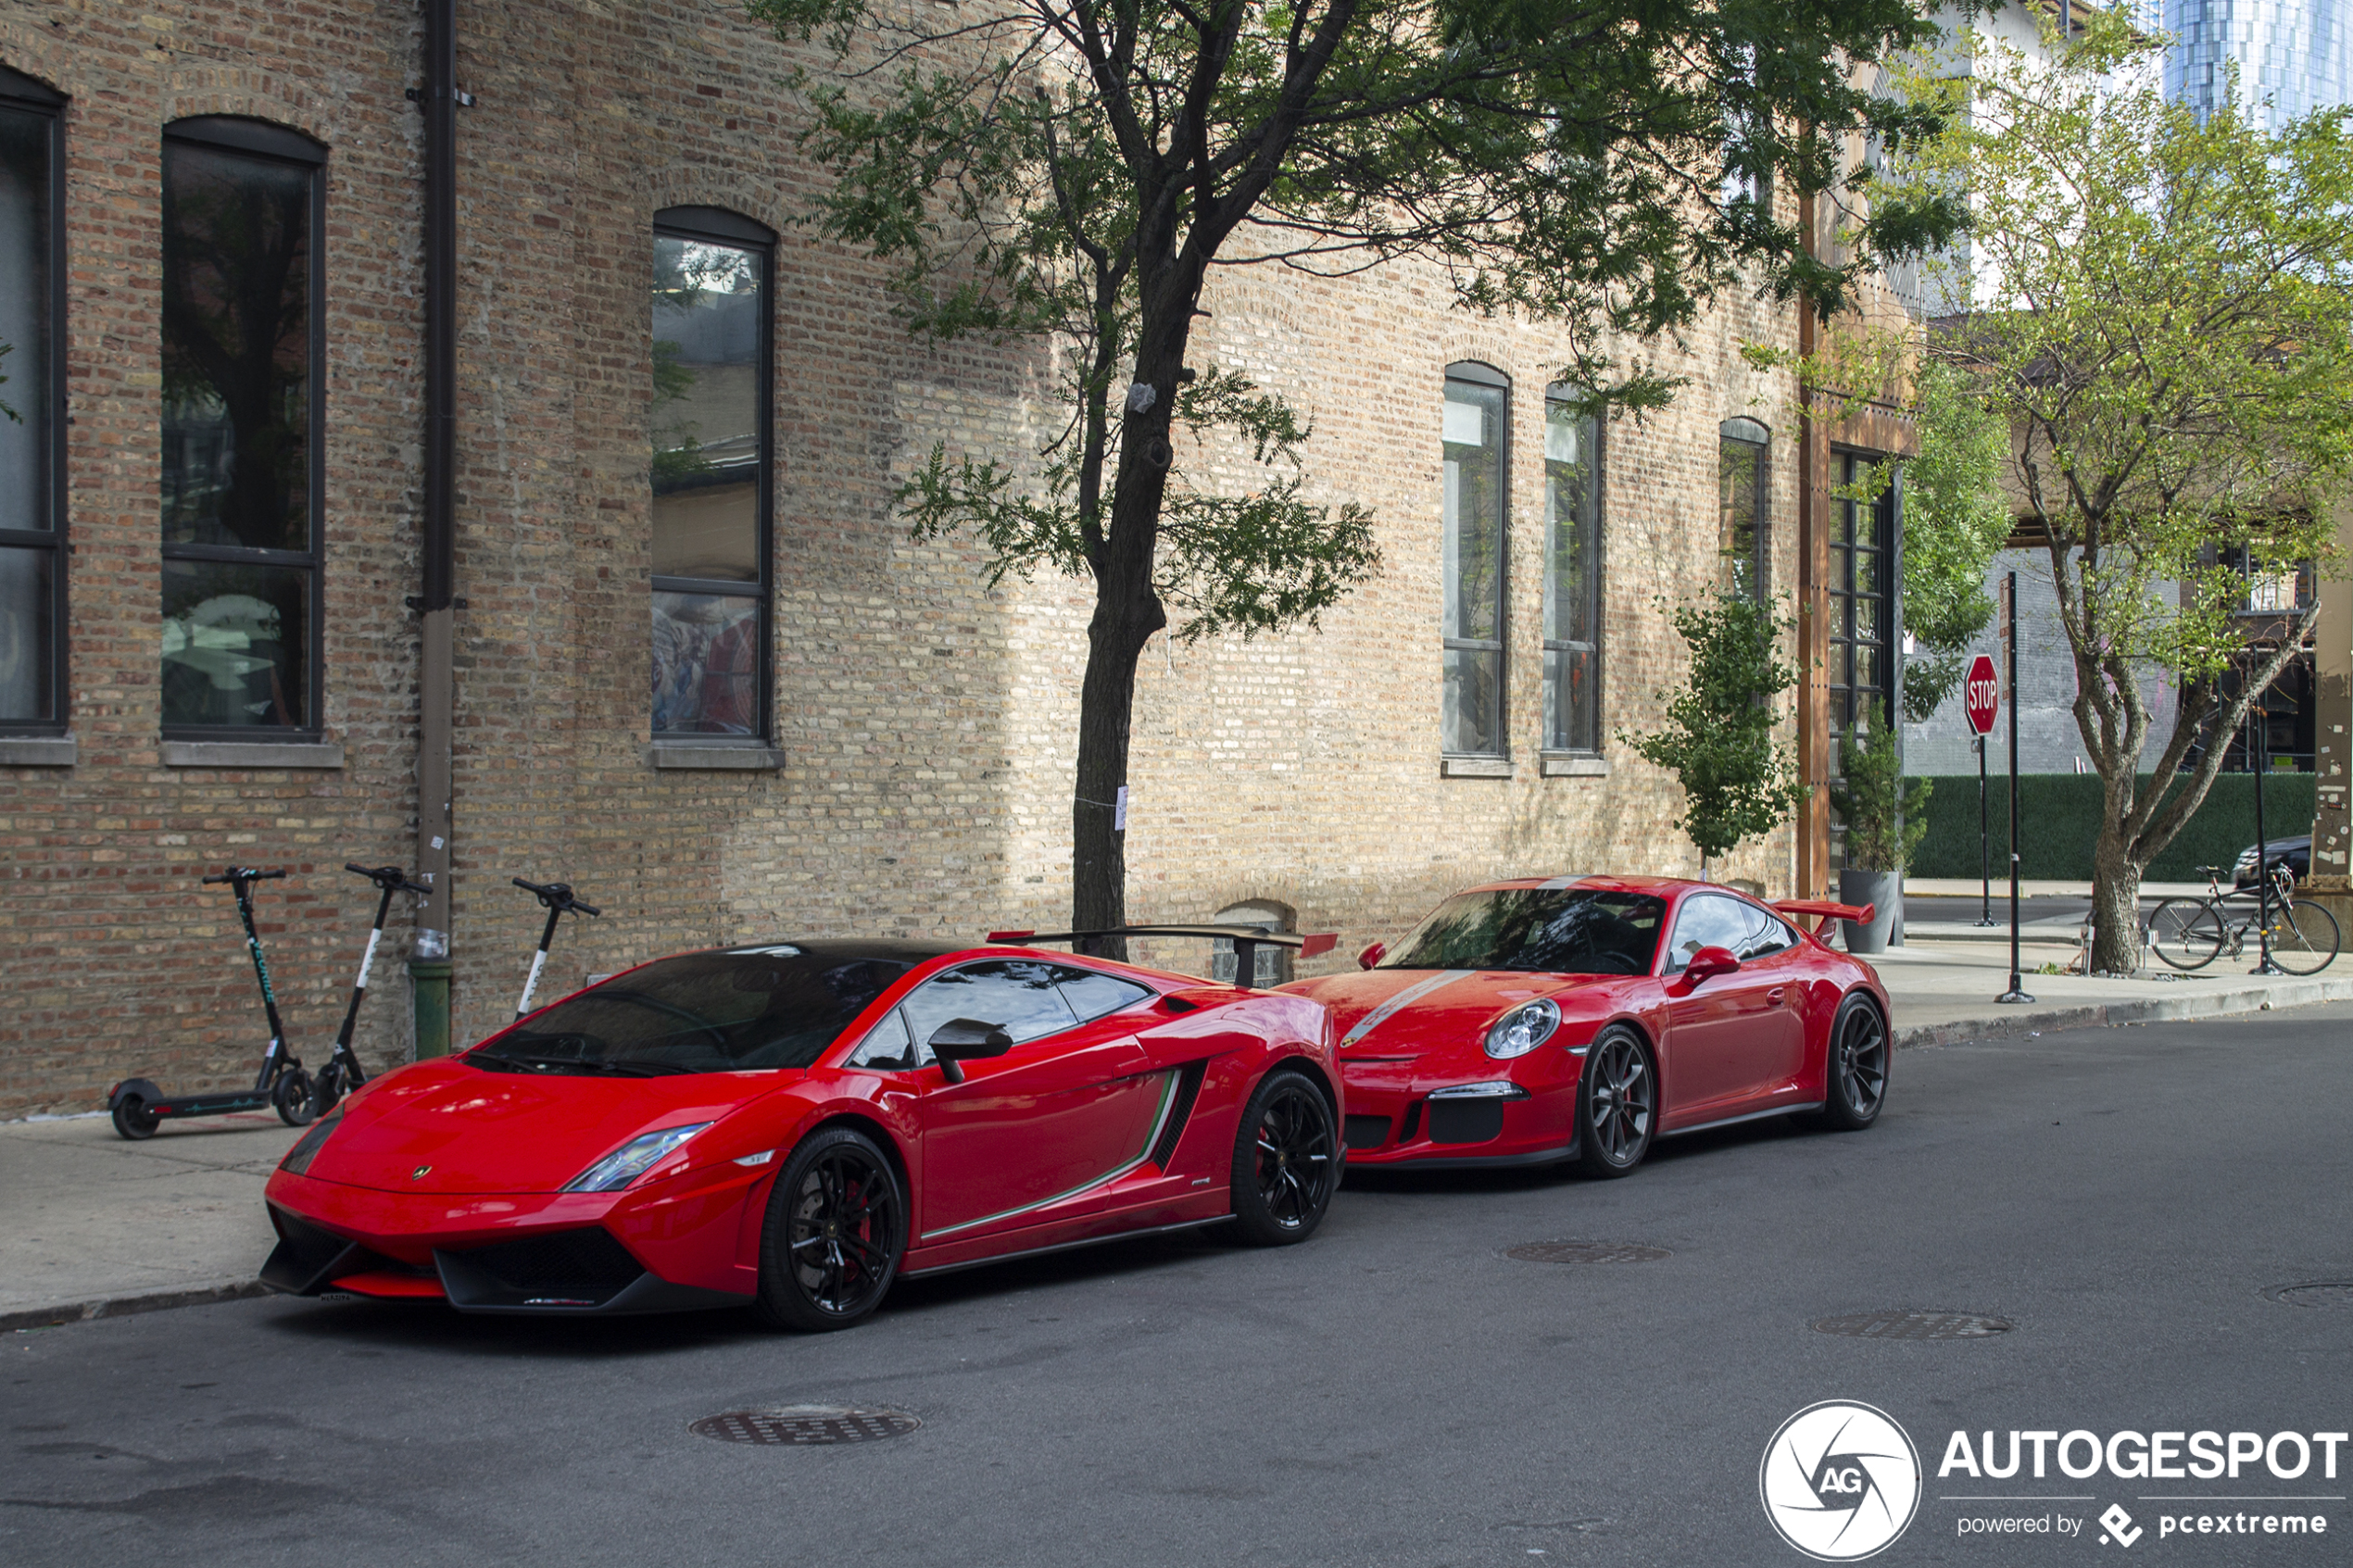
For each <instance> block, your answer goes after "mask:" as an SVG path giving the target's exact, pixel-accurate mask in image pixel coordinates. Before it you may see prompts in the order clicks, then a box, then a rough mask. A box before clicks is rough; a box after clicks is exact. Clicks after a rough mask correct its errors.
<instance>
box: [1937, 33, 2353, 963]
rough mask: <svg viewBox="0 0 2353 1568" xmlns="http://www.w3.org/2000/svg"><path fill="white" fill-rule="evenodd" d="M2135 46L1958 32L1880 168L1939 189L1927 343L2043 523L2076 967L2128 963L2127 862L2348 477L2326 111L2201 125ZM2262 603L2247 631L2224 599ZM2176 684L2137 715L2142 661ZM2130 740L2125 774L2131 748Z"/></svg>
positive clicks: (2352, 177)
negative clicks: (2061, 634) (1961, 307)
mask: <svg viewBox="0 0 2353 1568" xmlns="http://www.w3.org/2000/svg"><path fill="white" fill-rule="evenodd" d="M2155 47H2156V45H2154V44H2150V43H2147V42H2145V41H2143V40H2140V39H2137V38H2135V37H2134V36H2133V33H2132V31H2131V30H2130V28H2129V27H2128V26H2127V25H2126V23H2125V21H2124V20H2123V19H2121V18H2120V17H2115V16H2108V17H2102V18H2100V19H2096V20H2095V22H2094V23H2093V24H2092V25H2091V27H2090V29H2089V30H2088V31H2085V32H2083V33H2082V34H2080V35H2079V36H2077V37H2076V38H2074V39H2072V40H2061V39H2058V38H2057V37H2050V38H2047V39H2046V48H2047V49H2048V50H2049V51H2050V54H2051V56H2052V63H2050V64H2049V65H2048V66H2043V65H2038V64H2035V63H2032V62H2030V61H2028V60H2027V59H2025V58H2024V57H2022V56H2020V54H2019V53H2018V52H2017V51H2015V50H2013V49H2010V48H2007V47H2006V46H2002V45H1999V44H1992V45H1988V46H1986V47H1983V48H1981V50H1980V52H1979V54H1978V56H1977V58H1976V61H1975V63H1974V69H1973V70H1972V72H1971V73H1970V74H1969V75H1968V76H1966V77H1960V78H1950V79H1944V80H1935V79H1932V78H1931V77H1929V76H1927V75H1925V74H1921V75H1919V76H1916V77H1915V78H1913V79H1912V80H1911V82H1909V85H1908V91H1909V94H1910V96H1911V100H1912V101H1913V102H1915V103H1924V104H1941V105H1943V106H1944V107H1947V108H1948V109H1956V108H1962V107H1966V109H1967V110H1968V112H1967V114H1966V115H1964V116H1960V117H1957V118H1956V119H1954V121H1953V122H1952V123H1951V125H1950V128H1949V129H1948V130H1947V131H1946V132H1944V133H1943V134H1942V135H1941V136H1939V137H1936V138H1933V139H1931V140H1928V141H1925V142H1923V143H1922V144H1919V146H1917V147H1916V148H1914V149H1911V150H1910V151H1909V152H1908V153H1907V155H1906V157H1904V158H1903V159H1900V160H1898V161H1897V162H1896V164H1895V165H1894V168H1893V169H1892V170H1891V175H1892V185H1891V188H1892V189H1894V190H1898V191H1904V190H1909V191H1911V192H1914V193H1916V194H1917V193H1919V192H1920V191H1924V190H1947V191H1949V190H1957V189H1966V190H1967V191H1969V193H1970V199H1971V202H1972V204H1973V207H1974V214H1973V218H1972V223H1971V228H1972V240H1971V245H1972V249H1973V252H1974V255H1973V257H1970V258H1964V259H1961V260H1958V261H1956V262H1955V263H1953V264H1951V265H1949V266H1948V267H1946V268H1945V269H1944V272H1945V279H1946V286H1947V289H1948V291H1949V293H1950V295H1951V296H1952V297H1953V298H1954V299H1956V300H1960V301H1966V303H1967V309H1966V310H1965V311H1964V312H1963V314H1962V315H1961V316H1960V318H1959V319H1958V320H1957V321H1956V322H1955V323H1954V324H1953V325H1952V326H1951V327H1950V329H1949V330H1947V331H1944V332H1939V333H1936V334H1934V335H1932V337H1931V349H1932V351H1933V352H1934V353H1935V354H1936V355H1937V356H1938V357H1939V358H1943V359H1944V360H1945V361H1946V362H1947V363H1949V364H1952V365H1954V366H1956V367H1957V368H1958V369H1959V370H1962V371H1963V372H1964V373H1966V374H1967V375H1968V376H1969V379H1970V384H1971V385H1972V386H1974V387H1975V388H1977V389H1978V390H1979V391H1980V392H1982V395H1984V396H1985V398H1986V399H1987V403H1988V406H1989V407H1990V408H1993V409H1994V411H1995V412H1996V413H1998V414H1999V415H2000V417H2001V419H2002V421H2003V423H2004V425H2005V427H2006V429H2007V436H2008V440H2007V443H2006V446H2007V450H2006V452H2005V456H2004V470H2005V479H2006V482H2007V485H2008V486H2009V487H2010V489H2011V491H2012V493H2013V494H2014V495H2016V496H2017V497H2018V499H2019V500H2020V502H2021V503H2022V504H2023V507H2024V508H2025V510H2026V512H2027V514H2028V518H2029V522H2028V524H2027V526H2028V527H2029V528H2030V529H2035V530H2039V531H2040V532H2041V533H2042V534H2043V536H2044V538H2045V553H2046V555H2047V557H2048V560H2049V566H2050V572H2051V578H2052V581H2053V583H2054V584H2055V586H2056V588H2057V599H2058V612H2059V621H2060V623H2061V625H2062V626H2063V627H2064V628H2065V632H2066V636H2067V644H2068V650H2069V653H2070V656H2071V658H2072V659H2073V663H2074V667H2075V679H2076V698H2075V703H2074V712H2075V721H2076V728H2077V730H2078V732H2079V733H2080V734H2082V739H2083V745H2084V748H2085V749H2086V751H2087V752H2089V754H2090V757H2091V760H2092V765H2093V767H2094V769H2095V770H2096V771H2097V772H2098V773H2099V775H2100V778H2101V781H2102V784H2103V786H2104V788H2103V811H2102V821H2101V826H2100V831H2099V836H2098V840H2097V842H2096V844H2095V848H2094V854H2093V863H2094V884H2095V885H2094V909H2093V918H2094V922H2095V936H2094V943H2093V951H2092V967H2093V968H2094V969H2095V970H2110V971H2121V970H2125V969H2128V968H2130V967H2131V965H2132V962H2133V952H2134V944H2133V929H2134V923H2135V913H2136V905H2137V899H2138V895H2139V889H2140V882H2141V876H2142V872H2143V870H2144V868H2145V867H2146V866H2147V864H2148V863H2149V861H2150V859H2152V858H2153V857H2154V856H2155V855H2156V854H2157V853H2158V851H2159V850H2161V849H2162V848H2163V847H2165V846H2166V844H2167V843H2169V842H2170V841H2171V839H2172V837H2173V835H2174V834H2176V833H2177V832H2179V831H2180V829H2181V827H2182V825H2183V823H2184V822H2187V821H2188V819H2189V817H2190V814H2191V813H2192V812H2193V811H2195V810H2196V809H2197V807H2198V805H2199V803H2200V802H2201V801H2203V800H2204V799H2205V798H2206V794H2207V790H2208V786H2209V785H2210V784H2212V783H2213V780H2214V776H2215V773H2216V771H2218V770H2219V769H2220V768H2221V763H2222V755H2223V750H2224V745H2223V743H2224V742H2226V741H2227V739H2228V737H2229V736H2230V735H2231V734H2233V732H2234V730H2235V729H2236V728H2237V726H2238V725H2239V724H2240V723H2241V722H2242V721H2244V720H2245V718H2246V712H2247V709H2248V707H2249V705H2250V704H2251V703H2252V702H2254V700H2255V699H2256V698H2257V697H2258V696H2259V695H2260V694H2261V693H2262V692H2263V691H2264V690H2265V689H2266V688H2267V687H2269V686H2270V685H2271V683H2272V681H2273V680H2274V679H2275V678H2276V677H2277V676H2278V675H2279V673H2280V671H2282V670H2283V669H2284V668H2285V667H2286V665H2287V663H2288V662H2289V660H2290V659H2293V658H2294V657H2295V656H2296V650H2297V645H2298V644H2299V643H2301V642H2302V641H2303V640H2304V638H2305V637H2306V635H2307V634H2308V633H2309V628H2310V624H2311V619H2312V612H2311V611H2310V610H2309V609H2301V610H2299V609H2297V608H2294V607H2293V606H2292V604H2290V603H2287V602H2276V603H2275V602H2270V601H2272V600H2274V599H2281V598H2284V600H2292V599H2293V598H2294V596H2293V595H2292V594H2289V595H2286V596H2279V595H2278V592H2277V587H2278V584H2280V583H2282V582H2283V581H2285V582H2293V581H2294V574H2295V573H2296V572H2297V571H2299V569H2301V568H2303V567H2305V566H2307V565H2309V564H2312V563H2316V562H2319V563H2325V562H2326V561H2327V559H2328V558H2329V557H2330V555H2331V539H2330V532H2331V531H2330V525H2329V522H2328V513H2329V507H2330V504H2331V502H2332V501H2333V500H2334V498H2335V497H2337V496H2339V495H2343V494H2344V492H2345V488H2346V485H2347V480H2348V478H2353V144H2348V140H2347V132H2346V127H2345V124H2344V119H2343V111H2340V110H2336V109H2329V110H2323V111H2321V112H2318V113H2315V114H2312V115H2309V116H2307V117H2305V118H2303V119H2296V120H2294V121H2292V122H2290V123H2289V124H2288V125H2286V126H2285V127H2284V129H2283V130H2282V131H2280V132H2278V133H2276V134H2272V133H2267V132H2264V131H2263V130H2262V129H2260V128H2259V124H2258V123H2257V121H2256V120H2255V119H2253V118H2251V116H2250V114H2249V113H2248V111H2247V108H2246V106H2245V105H2243V104H2240V103H2237V102H2230V103H2225V104H2223V105H2221V107H2217V108H2215V109H2214V110H2212V111H2211V112H2210V113H2209V114H2208V115H2207V117H2206V118H2205V119H2200V118H2199V117H2198V115H2197V114H2196V112H2194V111H2193V110H2192V109H2191V108H2189V107H2186V106H2183V105H2179V104H2172V103H2168V102H2167V101H2166V100H2165V99H2164V97H2163V95H2162V94H2160V93H2159V92H2158V90H2157V89H2156V88H2155V87H2154V86H2153V85H2145V84H2139V85H2136V84H2135V83H2145V82H2146V81H2147V79H2148V78H2150V77H2152V76H2153V75H2154V71H2153V70H2151V69H2148V68H2149V64H2150V61H2151V60H2152V58H2153V51H2154V49H2155ZM2256 608H2260V609H2267V610H2276V611H2277V613H2276V614H2274V615H2272V616H2271V617H2270V618H2269V621H2270V624H2269V627H2268V631H2269V633H2270V634H2269V635H2268V636H2265V637H2263V638H2256V637H2253V636H2251V635H2250V624H2249V622H2248V621H2246V620H2245V619H2244V616H2245V612H2246V611H2247V610H2249V609H2256ZM2153 670H2154V671H2164V672H2165V673H2167V674H2168V675H2169V676H2170V677H2171V679H2172V680H2173V681H2174V682H2175V684H2177V687H2178V690H2179V702H2178V705H2177V707H2176V710H2175V716H2174V721H2173V724H2172V727H2171V732H2170V733H2168V734H2162V735H2156V734H2153V731H2154V721H2153V720H2152V717H2151V714H2150V712H2149V708H2148V704H2147V701H2146V700H2145V696H2144V695H2143V690H2142V684H2143V677H2145V675H2146V674H2147V673H2148V672H2149V671H2153ZM2152 739H2154V740H2156V741H2157V743H2158V744H2157V755H2156V757H2155V759H2154V767H2153V770H2152V774H2153V776H2152V777H2151V778H2150V780H2149V781H2148V782H2147V783H2146V784H2143V782H2142V781H2141V779H2140V778H2139V777H2137V776H2136V775H2137V774H2138V773H2139V772H2140V771H2141V769H2142V768H2143V767H2144V766H2145V764H2144V762H2143V749H2144V746H2145V743H2147V742H2149V741H2150V740H2152Z"/></svg>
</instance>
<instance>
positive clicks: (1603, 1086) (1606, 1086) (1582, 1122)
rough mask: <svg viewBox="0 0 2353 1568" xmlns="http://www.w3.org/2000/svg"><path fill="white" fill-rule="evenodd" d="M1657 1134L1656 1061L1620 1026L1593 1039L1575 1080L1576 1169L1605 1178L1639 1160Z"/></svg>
mask: <svg viewBox="0 0 2353 1568" xmlns="http://www.w3.org/2000/svg"><path fill="white" fill-rule="evenodd" d="M1657 1135H1658V1063H1657V1062H1656V1060H1654V1059H1653V1057H1652V1056H1651V1048H1650V1047H1649V1045H1648V1044H1646V1043H1645V1042H1644V1041H1643V1039H1642V1036H1641V1035H1638V1034H1636V1033H1635V1032H1634V1031H1633V1030H1631V1029H1629V1028H1627V1027H1626V1026H1625V1025H1624V1024H1622V1023H1613V1024H1611V1025H1610V1026H1609V1027H1608V1028H1606V1029H1604V1030H1603V1031H1602V1032H1601V1033H1600V1034H1599V1035H1595V1036H1593V1045H1592V1049H1591V1050H1589V1051H1587V1052H1586V1053H1585V1073H1584V1075H1583V1076H1582V1077H1580V1078H1579V1080H1578V1082H1577V1168H1578V1169H1579V1170H1580V1171H1582V1172H1584V1173H1586V1174H1587V1175H1589V1176H1597V1177H1600V1178H1603V1179H1604V1180H1607V1179H1608V1178H1611V1177H1614V1176H1622V1175H1624V1174H1626V1173H1628V1172H1629V1171H1631V1170H1632V1169H1633V1168H1634V1167H1635V1166H1637V1165H1640V1164H1641V1163H1642V1156H1644V1155H1646V1154H1648V1153H1649V1152H1650V1151H1651V1141H1652V1139H1654V1138H1655V1137H1656V1136H1657Z"/></svg>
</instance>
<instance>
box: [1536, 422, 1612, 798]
mask: <svg viewBox="0 0 2353 1568" xmlns="http://www.w3.org/2000/svg"><path fill="white" fill-rule="evenodd" d="M1587 396H1588V394H1587V393H1586V391H1585V390H1584V389H1583V388H1580V387H1578V386H1576V385H1574V384H1572V383H1568V382H1554V383H1552V384H1551V385H1550V386H1547V387H1546V388H1545V389H1544V423H1545V425H1546V427H1547V429H1549V428H1550V427H1551V424H1552V416H1553V406H1554V404H1579V403H1582V402H1584V401H1585V400H1586V398H1587ZM1582 420H1583V426H1584V428H1583V430H1582V431H1581V432H1580V433H1579V438H1580V439H1581V440H1583V441H1585V442H1586V443H1587V444H1588V445H1589V446H1590V448H1591V455H1590V456H1589V457H1588V458H1586V468H1587V469H1588V470H1589V471H1588V472H1587V474H1586V477H1585V485H1586V490H1587V493H1588V497H1589V500H1590V503H1591V505H1592V538H1591V540H1590V541H1589V546H1590V548H1591V550H1592V555H1591V557H1590V558H1589V559H1588V561H1587V571H1586V594H1587V596H1588V597H1589V598H1590V599H1591V600H1592V632H1593V638H1592V642H1590V643H1582V642H1579V641H1577V640H1576V639H1574V638H1568V637H1555V636H1553V635H1550V634H1549V630H1550V628H1556V627H1557V626H1558V625H1559V616H1558V614H1557V608H1558V607H1557V605H1556V603H1555V600H1554V595H1555V593H1556V591H1557V587H1558V584H1557V582H1556V579H1555V575H1554V564H1555V562H1556V560H1557V557H1556V556H1555V554H1554V547H1553V546H1554V533H1553V531H1554V529H1556V528H1558V527H1559V526H1560V525H1561V524H1560V520H1559V519H1557V518H1555V517H1554V516H1553V515H1552V510H1553V495H1554V492H1553V482H1552V479H1553V476H1552V459H1551V458H1549V457H1548V458H1545V459H1544V511H1545V517H1544V608H1545V620H1546V621H1547V622H1548V623H1550V624H1549V627H1548V629H1547V634H1546V635H1545V636H1544V637H1543V651H1544V656H1545V657H1544V661H1543V662H1544V669H1543V679H1544V744H1543V746H1542V747H1541V750H1543V751H1545V752H1549V753H1551V754H1552V755H1554V756H1556V757H1599V756H1601V755H1602V737H1603V736H1604V735H1605V734H1608V732H1609V721H1608V718H1607V716H1606V715H1605V714H1604V713H1603V711H1602V690H1603V687H1602V671H1603V669H1604V665H1605V663H1606V661H1607V654H1606V651H1605V644H1606V641H1607V624H1608V615H1607V610H1608V608H1609V599H1608V596H1607V595H1606V593H1605V592H1604V590H1605V588H1606V585H1607V584H1606V582H1605V575H1604V574H1605V573H1606V571H1607V570H1608V568H1607V564H1606V563H1607V561H1608V556H1609V551H1608V538H1609V515H1608V511H1607V509H1606V508H1605V507H1604V499H1605V498H1606V496H1607V495H1608V492H1607V490H1606V489H1605V487H1604V483H1603V478H1604V467H1603V465H1604V460H1605V458H1604V441H1603V435H1602V430H1603V420H1602V419H1601V417H1600V416H1599V415H1598V414H1594V413H1591V412H1587V413H1585V414H1584V415H1583V416H1582ZM1554 653H1564V654H1567V653H1588V654H1591V655H1592V677H1591V678H1592V689H1593V734H1592V744H1591V745H1590V746H1581V745H1579V744H1577V741H1576V738H1575V737H1573V736H1572V737H1569V738H1567V739H1566V740H1564V739H1563V738H1562V737H1561V734H1560V733H1559V732H1557V731H1555V730H1554V727H1553V726H1554V718H1555V716H1556V715H1557V714H1558V713H1559V711H1560V707H1559V694H1558V693H1557V692H1556V691H1555V690H1554V679H1553V659H1552V655H1554Z"/></svg>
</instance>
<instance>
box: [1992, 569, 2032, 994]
mask: <svg viewBox="0 0 2353 1568" xmlns="http://www.w3.org/2000/svg"><path fill="white" fill-rule="evenodd" d="M2018 633H2019V625H2018V573H2017V572H2015V571H2013V572H2010V573H2008V574H2007V575H2006V576H2005V577H2004V578H2003V579H2002V659H2003V661H2004V662H2005V663H2006V664H2007V666H2008V671H2007V673H2008V675H2009V682H2008V684H2009V688H2010V988H2009V989H2008V990H2007V991H2005V992H2003V993H2002V994H2001V995H2000V996H1998V997H1994V1000H1995V1001H1996V1002H2031V1001H2032V1000H2033V999H2034V998H2033V997H2030V996H2028V995H2027V994H2026V987H2025V986H2023V985H2020V984H2019V980H2020V976H2019V972H2018Z"/></svg>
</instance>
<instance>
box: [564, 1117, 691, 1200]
mask: <svg viewBox="0 0 2353 1568" xmlns="http://www.w3.org/2000/svg"><path fill="white" fill-rule="evenodd" d="M710 1125H711V1123H708V1122H694V1123H688V1124H687V1125H686V1126H684V1127H664V1128H663V1129H661V1131H660V1132H658V1133H645V1134H641V1135H638V1136H636V1137H634V1138H631V1139H630V1140H629V1141H628V1142H627V1143H625V1144H623V1145H622V1146H621V1147H620V1148H616V1149H614V1150H613V1151H612V1152H611V1153H610V1154H608V1155H606V1156H605V1157H604V1158H603V1159H602V1160H598V1161H597V1162H596V1163H595V1164H594V1165H591V1166H589V1167H588V1169H586V1170H585V1171H583V1172H581V1173H580V1174H578V1175H576V1176H574V1177H573V1179H572V1180H570V1181H568V1182H566V1183H565V1184H564V1191H566V1192H618V1191H620V1190H621V1189H622V1188H623V1187H625V1186H627V1185H629V1184H630V1183H631V1182H634V1181H635V1180H636V1179H637V1178H638V1177H640V1176H642V1175H644V1174H645V1173H647V1172H648V1171H650V1170H652V1169H653V1168H654V1163H655V1162H656V1161H657V1160H661V1157H662V1156H663V1155H665V1154H668V1153H669V1152H670V1151H671V1150H672V1149H673V1148H677V1147H678V1146H679V1145H680V1144H683V1143H685V1142H686V1140H687V1139H688V1138H691V1137H693V1136H694V1135H696V1134H697V1133H699V1132H701V1131H702V1130H703V1129H704V1128H705V1127H708V1126H710Z"/></svg>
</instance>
